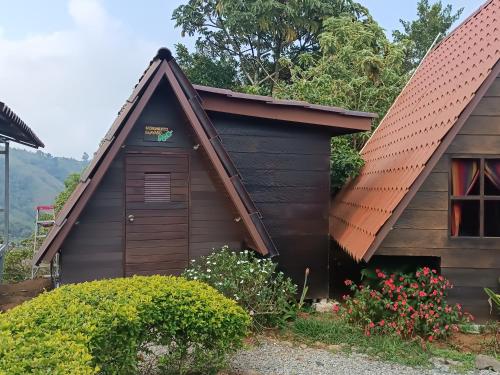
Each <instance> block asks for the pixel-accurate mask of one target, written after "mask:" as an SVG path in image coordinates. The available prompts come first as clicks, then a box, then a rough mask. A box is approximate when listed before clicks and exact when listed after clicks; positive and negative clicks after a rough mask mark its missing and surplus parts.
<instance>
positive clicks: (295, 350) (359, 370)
mask: <svg viewBox="0 0 500 375" xmlns="http://www.w3.org/2000/svg"><path fill="white" fill-rule="evenodd" d="M437 366H438V367H435V368H434V369H432V370H423V369H418V368H411V367H407V366H403V365H398V364H394V363H388V362H382V361H378V360H375V359H371V358H370V357H369V356H367V355H363V354H355V353H354V354H351V355H348V354H344V353H332V352H331V351H328V350H324V349H316V348H310V347H294V346H293V345H291V344H290V343H288V342H280V341H274V340H271V339H263V340H261V341H260V344H259V345H256V346H254V347H252V348H249V349H245V350H241V351H240V352H238V353H237V354H236V355H235V356H234V357H233V359H232V360H231V370H232V373H233V374H241V375H243V374H244V375H331V374H335V375H337V374H338V375H341V374H346V375H371V374H373V375H381V374H383V375H390V374H394V375H435V374H453V373H454V372H451V371H450V370H449V368H448V366H447V365H445V364H438V365H437ZM471 374H481V375H483V374H484V375H492V374H495V373H494V372H491V371H487V370H483V371H475V372H472V373H471Z"/></svg>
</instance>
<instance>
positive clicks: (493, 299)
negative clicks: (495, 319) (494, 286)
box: [484, 288, 500, 313]
mask: <svg viewBox="0 0 500 375" xmlns="http://www.w3.org/2000/svg"><path fill="white" fill-rule="evenodd" d="M484 291H485V293H486V294H487V295H488V297H489V298H488V300H489V301H490V305H491V307H492V309H493V306H495V308H496V310H497V312H498V313H500V294H497V293H495V292H494V291H493V290H491V289H490V288H484Z"/></svg>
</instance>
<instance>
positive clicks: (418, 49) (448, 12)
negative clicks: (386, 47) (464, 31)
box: [392, 0, 464, 71]
mask: <svg viewBox="0 0 500 375" xmlns="http://www.w3.org/2000/svg"><path fill="white" fill-rule="evenodd" d="M463 10H464V8H460V9H458V10H457V11H456V12H453V7H452V6H451V5H450V4H448V5H446V6H443V4H442V3H441V0H439V1H437V2H435V3H433V4H429V0H419V2H418V4H417V19H416V20H413V21H405V20H402V19H400V20H399V22H400V23H401V25H402V26H403V31H399V30H395V31H393V33H392V35H393V38H394V41H395V42H402V41H407V42H409V44H408V46H407V49H406V57H405V69H406V70H408V71H410V70H412V69H415V68H416V67H417V66H418V64H419V62H420V61H421V60H422V59H423V57H424V56H425V54H426V52H427V51H428V50H429V48H430V47H431V46H432V42H433V41H434V40H435V39H436V38H437V41H438V42H439V41H440V40H441V39H443V38H444V37H445V35H446V32H447V31H448V30H449V29H450V27H451V25H453V23H454V22H455V21H456V20H458V19H459V18H460V15H461V14H462V12H463Z"/></svg>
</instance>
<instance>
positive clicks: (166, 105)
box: [61, 83, 246, 283]
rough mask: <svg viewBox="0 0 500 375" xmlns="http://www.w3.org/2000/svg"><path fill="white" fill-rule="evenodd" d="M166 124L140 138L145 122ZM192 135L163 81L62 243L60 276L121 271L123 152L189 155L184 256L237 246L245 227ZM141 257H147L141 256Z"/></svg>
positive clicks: (84, 277)
mask: <svg viewBox="0 0 500 375" xmlns="http://www.w3.org/2000/svg"><path fill="white" fill-rule="evenodd" d="M146 124H147V125H156V126H160V125H161V126H168V127H169V128H171V129H173V130H174V134H173V136H172V138H170V139H169V140H168V141H167V142H165V143H158V142H148V141H144V140H143V138H144V136H143V134H144V126H145V125H146ZM196 143H197V142H196V141H195V140H194V137H193V135H192V132H191V131H190V128H189V125H188V124H187V123H186V120H185V118H184V115H183V113H182V112H181V110H180V109H179V108H178V106H177V101H176V98H175V97H174V94H173V92H172V91H171V89H170V88H169V86H168V85H167V84H166V83H165V84H162V85H161V86H160V87H159V88H158V90H157V92H156V93H155V94H154V95H153V97H152V99H151V101H150V103H149V104H148V105H147V106H146V108H145V110H144V112H143V114H142V115H141V117H140V118H139V120H138V121H137V124H136V125H135V126H134V128H133V130H132V132H131V134H130V135H129V137H128V139H127V141H126V142H125V144H126V145H125V147H124V148H123V149H122V151H121V153H120V156H119V157H118V158H117V159H116V160H115V161H113V164H112V166H111V168H110V170H109V171H108V173H106V175H105V177H104V180H103V182H102V183H101V184H100V186H99V187H98V188H97V191H96V193H95V195H94V196H93V197H92V198H91V199H90V201H89V204H88V206H87V207H86V208H85V210H84V212H83V214H82V215H81V217H80V218H79V224H78V225H77V226H75V227H74V228H73V229H72V230H71V232H70V234H69V236H68V238H67V239H66V241H65V242H64V244H63V247H62V252H61V253H62V256H61V282H62V283H71V282H81V281H86V280H94V279H101V278H110V277H119V276H123V274H124V270H123V267H124V266H123V264H124V251H123V249H124V243H125V241H124V236H125V205H124V198H125V197H124V191H125V190H124V161H125V157H126V154H127V152H134V151H146V152H164V151H173V152H180V153H185V154H188V155H189V159H190V187H191V189H190V190H191V191H190V199H189V205H190V210H189V211H190V214H189V231H190V233H189V256H190V258H191V259H193V258H196V257H199V256H201V255H207V254H209V253H211V252H212V249H213V248H219V247H221V246H223V245H226V244H227V245H229V246H231V247H232V248H234V249H241V248H242V247H243V242H244V239H245V238H246V230H245V228H244V227H243V223H242V222H241V221H240V222H239V223H236V222H235V221H234V218H236V217H237V216H238V214H237V213H236V210H235V208H234V207H233V205H232V203H231V201H230V200H229V197H228V196H227V195H226V192H225V190H224V188H223V185H222V181H220V179H219V177H218V176H217V175H216V174H215V171H214V170H213V168H212V167H211V165H209V162H208V160H207V158H206V157H205V155H204V152H203V151H202V150H201V148H200V149H198V150H197V151H195V150H193V145H194V144H196ZM145 261H147V260H145Z"/></svg>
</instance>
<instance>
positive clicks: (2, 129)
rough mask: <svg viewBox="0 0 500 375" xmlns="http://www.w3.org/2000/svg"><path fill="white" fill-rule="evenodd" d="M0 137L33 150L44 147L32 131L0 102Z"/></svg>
mask: <svg viewBox="0 0 500 375" xmlns="http://www.w3.org/2000/svg"><path fill="white" fill-rule="evenodd" d="M0 137H3V138H6V139H8V140H12V141H14V142H17V143H21V144H23V145H26V146H30V147H34V148H38V147H45V145H44V144H43V142H42V141H41V140H40V138H38V137H37V136H36V134H35V133H34V132H33V130H31V129H30V127H29V126H28V125H26V124H25V123H24V121H23V120H21V119H20V118H19V116H17V115H16V114H15V113H14V111H12V110H11V109H10V108H9V107H7V105H6V104H4V103H2V102H0Z"/></svg>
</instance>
